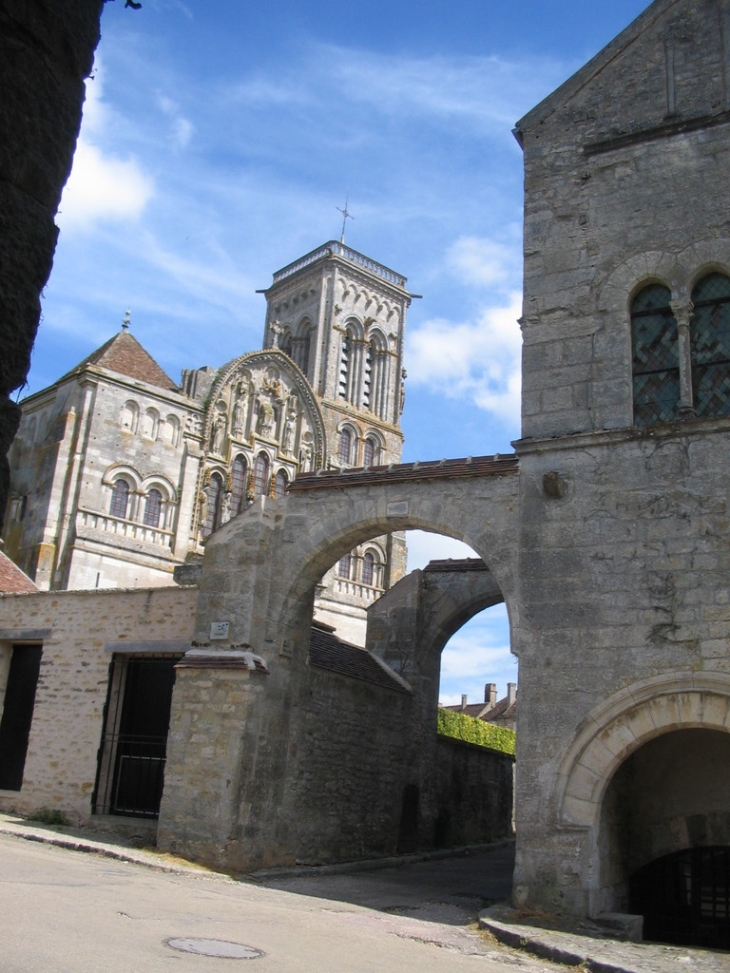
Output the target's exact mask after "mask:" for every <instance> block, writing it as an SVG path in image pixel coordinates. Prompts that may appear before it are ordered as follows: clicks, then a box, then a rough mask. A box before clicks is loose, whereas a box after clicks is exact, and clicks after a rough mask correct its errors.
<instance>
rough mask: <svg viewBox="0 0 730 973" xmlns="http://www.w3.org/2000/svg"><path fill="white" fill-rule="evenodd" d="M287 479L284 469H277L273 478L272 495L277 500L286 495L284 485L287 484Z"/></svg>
mask: <svg viewBox="0 0 730 973" xmlns="http://www.w3.org/2000/svg"><path fill="white" fill-rule="evenodd" d="M288 482H289V481H288V479H287V476H286V473H285V471H284V470H279V472H278V473H277V474H276V478H275V480H274V497H275V498H276V499H277V500H279V499H280V498H281V497H284V496H286V487H287V484H288Z"/></svg>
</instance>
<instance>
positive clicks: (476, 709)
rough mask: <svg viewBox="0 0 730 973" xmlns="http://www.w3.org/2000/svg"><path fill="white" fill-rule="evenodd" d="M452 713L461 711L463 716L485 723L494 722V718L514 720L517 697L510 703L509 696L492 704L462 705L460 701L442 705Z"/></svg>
mask: <svg viewBox="0 0 730 973" xmlns="http://www.w3.org/2000/svg"><path fill="white" fill-rule="evenodd" d="M444 709H450V710H451V711H452V712H453V713H463V714H464V715H465V716H472V717H473V718H474V719H475V720H484V722H485V723H494V722H495V721H496V720H514V719H516V718H517V699H516V698H515V699H513V700H512V702H511V703H510V701H509V696H505V697H504V699H500V700H498V701H497V702H496V703H495V704H494V706H491V707H490V705H489V703H467V704H466V706H465V707H462V706H461V704H460V703H455V704H453V705H451V706H444Z"/></svg>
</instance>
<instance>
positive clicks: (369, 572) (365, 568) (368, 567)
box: [362, 551, 375, 585]
mask: <svg viewBox="0 0 730 973" xmlns="http://www.w3.org/2000/svg"><path fill="white" fill-rule="evenodd" d="M374 577H375V555H374V554H371V552H370V551H367V552H366V554H365V557H364V558H363V559H362V583H363V584H367V585H372V584H373V578H374Z"/></svg>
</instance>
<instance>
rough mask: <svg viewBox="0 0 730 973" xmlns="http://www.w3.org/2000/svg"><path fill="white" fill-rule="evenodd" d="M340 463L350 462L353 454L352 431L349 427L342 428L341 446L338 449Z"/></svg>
mask: <svg viewBox="0 0 730 973" xmlns="http://www.w3.org/2000/svg"><path fill="white" fill-rule="evenodd" d="M338 456H339V459H340V463H342V464H343V465H344V464H348V463H349V462H350V457H351V456H352V433H351V432H350V430H349V429H341V430H340V448H339V451H338Z"/></svg>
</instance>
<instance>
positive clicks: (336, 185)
mask: <svg viewBox="0 0 730 973" xmlns="http://www.w3.org/2000/svg"><path fill="white" fill-rule="evenodd" d="M646 5H647V4H646V2H645V0H611V3H608V4H604V3H586V0H457V2H455V3H448V4H447V3H445V2H440V3H436V2H430V3H428V2H427V3H425V4H424V3H423V2H418V3H417V2H416V0H390V2H388V3H385V2H384V0H369V2H368V3H363V2H362V0H359V2H352V0H340V2H339V3H337V4H332V3H331V2H323V0H308V2H307V3H302V2H301V0H298V2H293V0H286V2H284V0H269V2H268V3H265V4H264V3H256V4H254V3H242V2H241V0H207V2H205V3H200V2H195V0H143V3H142V8H141V9H140V10H133V9H131V8H125V6H124V2H123V0H110V2H107V3H106V4H105V7H104V12H103V16H102V40H101V43H100V45H99V48H98V50H97V56H96V60H95V66H94V72H93V76H92V78H90V79H89V81H88V82H87V98H86V105H85V109H84V120H83V124H82V129H81V135H80V138H79V142H78V146H77V151H76V155H75V159H74V165H73V170H72V173H71V177H70V179H69V182H68V184H67V187H66V190H65V192H64V196H63V199H62V202H61V207H60V212H59V214H58V217H57V223H58V225H59V227H60V236H59V243H58V247H57V250H56V257H55V261H54V268H53V271H52V274H51V278H50V280H49V282H48V285H47V287H46V289H45V293H44V297H43V311H42V318H41V326H40V329H39V333H38V338H37V341H36V346H35V351H34V355H33V360H32V367H31V372H30V375H29V377H28V385H27V387H26V388H25V389H24V390H23V392H22V394H23V395H25V394H30V393H33V392H37V391H39V390H40V389H42V388H44V387H45V386H46V385H48V384H50V383H51V382H53V381H55V379H57V378H58V377H59V376H60V375H62V374H63V373H64V372H66V371H67V370H68V369H70V368H72V367H73V366H74V365H75V364H77V363H78V362H79V361H81V360H82V359H83V358H85V357H86V356H87V355H88V354H89V353H90V352H91V351H93V350H94V349H95V348H97V347H98V346H99V345H101V344H102V343H103V342H104V341H106V340H107V339H108V338H110V337H111V336H112V335H113V334H114V333H115V332H116V331H117V330H119V327H120V325H121V321H122V318H123V316H124V313H125V311H126V309H127V308H129V309H130V311H131V321H132V333H133V334H134V335H135V337H136V338H137V339H138V340H139V341H140V342H141V343H142V345H143V346H144V347H145V348H146V349H147V350H148V351H149V352H150V354H152V355H153V357H154V358H155V359H156V360H157V361H158V362H159V363H160V364H161V365H162V367H163V368H164V369H165V370H166V371H167V372H168V373H169V374H170V375H171V376H172V377H173V378H176V379H179V375H180V371H181V369H182V368H195V367H200V366H202V365H213V366H219V365H221V364H223V363H224V362H226V361H229V360H230V359H232V358H234V357H236V356H238V355H240V354H242V353H243V352H245V351H251V350H255V349H256V348H258V347H260V346H261V341H262V336H263V325H264V310H265V302H264V298H263V297H262V296H261V295H260V294H257V293H256V290H257V289H262V288H266V287H268V286H269V285H270V284H271V281H272V274H273V273H274V271H276V270H278V269H279V268H281V267H283V266H285V265H287V264H288V263H290V262H292V261H293V260H295V259H296V258H298V257H300V256H302V255H304V254H305V253H308V252H309V251H310V250H313V249H315V248H316V247H318V246H320V245H321V244H322V243H324V242H326V241H328V240H332V239H339V236H340V233H341V230H342V216H341V213H340V212H338V207H339V208H342V207H344V206H345V202H346V201H348V202H347V206H348V209H349V211H350V213H351V214H352V216H353V219H352V220H348V223H347V231H346V242H347V243H348V245H350V246H351V247H353V248H354V249H356V250H359V251H360V252H361V253H364V254H366V255H367V256H369V257H371V258H373V259H375V260H377V261H379V262H380V263H382V264H385V265H386V266H388V267H390V268H392V269H393V270H396V271H397V272H399V273H402V274H405V275H406V276H407V278H408V287H409V289H410V290H411V292H413V293H415V294H420V295H423V297H422V298H419V299H415V300H414V301H413V303H412V305H411V309H410V311H409V316H408V322H407V329H406V352H405V358H406V368H407V371H408V379H407V383H406V405H405V410H404V413H403V417H402V422H403V428H404V432H405V436H406V439H405V446H404V452H403V459H404V461H406V462H408V461H412V460H415V459H420V460H429V459H440V458H442V457H460V456H469V455H473V456H478V455H484V454H491V453H495V452H500V453H507V452H510V451H511V446H510V443H511V441H513V440H515V439H517V438H518V437H519V432H520V425H519V397H520V374H519V359H520V331H519V326H518V324H517V319H518V318H519V316H520V302H521V284H522V280H521V275H522V250H521V247H522V236H521V234H522V227H521V221H522V159H521V153H520V149H519V146H518V145H517V142H516V141H515V139H514V136H513V135H512V129H513V127H514V125H515V123H516V122H517V121H518V119H519V118H521V117H522V116H523V115H524V114H525V113H526V112H527V111H529V110H530V109H531V108H532V107H534V106H535V105H536V104H538V103H539V102H540V101H541V100H542V99H543V98H544V97H546V96H547V95H548V94H550V92H551V91H553V90H554V89H555V88H556V87H557V86H558V85H559V84H561V83H562V82H563V81H564V80H566V79H567V78H568V77H569V76H570V75H571V74H573V72H574V71H576V70H577V69H578V68H579V67H581V65H582V64H584V63H585V61H587V60H588V59H589V58H590V57H592V56H593V55H594V54H596V53H597V52H598V51H599V50H600V49H601V48H602V47H603V46H604V45H605V44H607V43H608V42H609V41H610V40H611V39H612V38H613V37H614V36H615V35H616V34H617V33H618V32H619V31H620V30H622V29H623V28H624V27H626V26H628V24H629V23H630V22H631V21H632V20H633V19H634V18H635V17H636V16H638V15H639V14H640V13H641V11H642V10H643V9H644V7H645V6H646ZM409 549H410V551H411V559H410V566H411V567H419V566H423V565H424V564H425V563H426V562H427V561H428V560H429V559H430V558H431V557H460V556H465V554H466V555H468V554H469V553H470V552H469V551H468V550H467V551H466V552H464V548H463V545H460V544H459V543H458V542H456V541H454V540H453V539H451V538H436V537H435V535H422V534H418V535H409ZM516 681H517V666H516V663H515V660H514V659H513V657H512V656H511V655H510V651H509V629H508V624H507V620H506V612H505V609H504V608H503V607H499V608H494V609H490V610H489V611H488V612H486V613H483V614H482V615H480V616H477V618H475V619H474V620H472V622H470V623H469V624H468V625H467V626H465V627H464V628H463V629H462V630H461V631H460V632H459V633H457V635H456V636H455V637H454V638H453V639H452V641H451V643H450V644H449V646H448V647H447V649H446V650H445V651H444V655H443V657H442V680H441V696H442V699H443V701H445V702H457V701H458V700H459V699H460V697H461V694H462V693H466V694H467V695H468V696H469V699H470V700H471V701H474V702H476V701H477V700H478V699H481V698H483V691H484V683H485V682H496V683H497V684H498V687H499V691H500V695H501V694H503V693H504V691H505V684H506V683H507V682H516Z"/></svg>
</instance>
